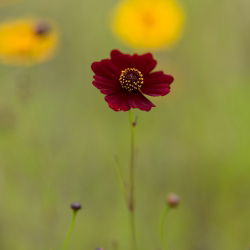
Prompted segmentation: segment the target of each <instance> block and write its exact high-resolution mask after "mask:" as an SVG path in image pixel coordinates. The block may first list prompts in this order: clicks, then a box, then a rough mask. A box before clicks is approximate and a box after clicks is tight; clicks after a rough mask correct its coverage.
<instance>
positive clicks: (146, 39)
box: [112, 0, 185, 49]
mask: <svg viewBox="0 0 250 250" xmlns="http://www.w3.org/2000/svg"><path fill="white" fill-rule="evenodd" d="M184 19H185V14H184V10H183V8H182V6H181V5H180V4H179V3H178V2H177V1H176V0H123V1H122V2H120V3H119V4H118V6H117V7H116V8H115V9H114V13H113V18H112V28H113V31H114V33H115V34H116V35H117V36H118V37H119V38H120V39H121V40H123V41H124V42H125V43H127V44H128V45H129V46H131V47H133V48H139V49H140V48H141V49H161V48H167V47H170V46H172V45H173V44H174V43H176V42H177V41H178V40H179V39H180V37H181V34H182V30H183V24H184Z"/></svg>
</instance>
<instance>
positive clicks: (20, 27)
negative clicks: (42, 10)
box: [0, 19, 58, 65]
mask: <svg viewBox="0 0 250 250" xmlns="http://www.w3.org/2000/svg"><path fill="white" fill-rule="evenodd" d="M57 43H58V33H57V31H56V29H55V28H54V25H52V24H51V23H50V22H48V21H44V20H40V19H21V20H14V21H9V22H5V23H2V24H0V60H1V61H2V62H3V63H7V64H21V65H30V64H34V63H39V62H43V61H45V60H47V59H49V58H50V57H51V56H52V55H53V53H54V51H55V48H56V46H57Z"/></svg>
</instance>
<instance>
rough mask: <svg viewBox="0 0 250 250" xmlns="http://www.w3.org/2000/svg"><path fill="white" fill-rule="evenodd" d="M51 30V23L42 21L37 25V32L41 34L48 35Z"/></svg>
mask: <svg viewBox="0 0 250 250" xmlns="http://www.w3.org/2000/svg"><path fill="white" fill-rule="evenodd" d="M50 30H51V27H50V25H49V24H48V23H47V22H45V21H40V22H38V23H37V24H36V26H35V30H34V31H35V34H36V35H39V36H44V35H47V34H48V33H49V32H50Z"/></svg>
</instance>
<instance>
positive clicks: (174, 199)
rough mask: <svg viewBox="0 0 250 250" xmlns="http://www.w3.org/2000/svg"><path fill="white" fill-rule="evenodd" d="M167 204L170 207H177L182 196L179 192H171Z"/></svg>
mask: <svg viewBox="0 0 250 250" xmlns="http://www.w3.org/2000/svg"><path fill="white" fill-rule="evenodd" d="M167 204H168V206H169V207H170V208H176V207H178V205H179V204H180V197H179V196H178V195H177V194H174V193H170V194H169V195H168V196H167Z"/></svg>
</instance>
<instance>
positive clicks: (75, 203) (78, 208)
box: [70, 202, 82, 213]
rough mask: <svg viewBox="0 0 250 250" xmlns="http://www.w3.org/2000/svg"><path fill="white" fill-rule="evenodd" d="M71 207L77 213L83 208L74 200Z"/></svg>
mask: <svg viewBox="0 0 250 250" xmlns="http://www.w3.org/2000/svg"><path fill="white" fill-rule="evenodd" d="M70 207H71V209H72V210H73V211H74V212H75V213H76V212H77V211H79V210H80V209H81V208H82V205H81V204H80V203H78V202H74V203H72V204H71V205H70Z"/></svg>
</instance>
